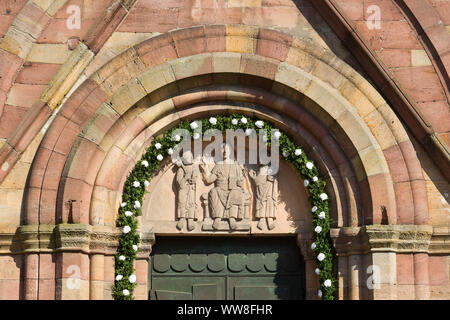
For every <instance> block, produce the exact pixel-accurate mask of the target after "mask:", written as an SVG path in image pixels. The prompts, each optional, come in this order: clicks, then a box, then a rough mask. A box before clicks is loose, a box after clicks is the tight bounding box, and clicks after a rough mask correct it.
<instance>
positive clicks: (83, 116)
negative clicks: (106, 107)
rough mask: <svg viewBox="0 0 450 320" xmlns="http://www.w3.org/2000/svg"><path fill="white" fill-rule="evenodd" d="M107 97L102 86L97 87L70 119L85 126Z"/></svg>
mask: <svg viewBox="0 0 450 320" xmlns="http://www.w3.org/2000/svg"><path fill="white" fill-rule="evenodd" d="M107 98H108V95H107V94H106V93H105V92H104V91H103V90H102V89H101V88H100V87H97V88H95V89H94V90H93V91H92V92H91V93H90V94H89V96H88V97H87V98H86V100H84V101H83V103H82V104H81V105H80V106H79V107H78V108H77V110H76V112H75V113H74V114H73V116H72V118H71V119H70V120H71V121H73V122H75V123H76V124H79V125H80V126H81V127H83V126H84V125H85V124H86V122H87V121H89V119H91V118H92V116H93V115H94V114H95V112H96V111H97V110H98V108H100V106H101V105H102V104H103V103H104V102H105V101H106V99H107Z"/></svg>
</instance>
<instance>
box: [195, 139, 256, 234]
mask: <svg viewBox="0 0 450 320" xmlns="http://www.w3.org/2000/svg"><path fill="white" fill-rule="evenodd" d="M222 153H223V159H224V160H223V161H222V162H219V163H216V164H215V166H214V168H213V169H212V170H211V172H207V169H206V166H205V165H204V164H201V165H200V168H201V169H202V173H203V178H204V180H205V182H206V183H207V184H210V183H214V187H213V188H212V189H211V190H210V191H209V193H208V206H209V213H210V215H211V218H212V219H213V220H214V222H213V225H212V227H213V228H214V229H215V230H218V229H219V225H220V222H221V220H222V219H226V220H228V221H229V224H230V228H231V229H232V230H236V228H237V224H236V220H242V219H243V218H245V217H247V213H246V210H247V203H248V201H249V199H250V194H249V193H248V192H247V191H246V190H245V189H244V174H243V168H242V167H241V166H240V165H239V164H238V163H237V162H235V161H234V160H232V158H231V155H232V149H231V147H230V146H229V145H228V144H223V145H222Z"/></svg>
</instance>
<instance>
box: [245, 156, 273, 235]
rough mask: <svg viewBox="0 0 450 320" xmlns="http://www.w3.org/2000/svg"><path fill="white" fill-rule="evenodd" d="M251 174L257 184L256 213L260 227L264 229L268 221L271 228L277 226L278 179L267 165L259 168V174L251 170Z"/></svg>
mask: <svg viewBox="0 0 450 320" xmlns="http://www.w3.org/2000/svg"><path fill="white" fill-rule="evenodd" d="M249 176H250V177H251V178H252V179H253V181H254V182H255V186H256V215H255V217H256V218H257V219H259V221H258V225H257V227H258V229H260V230H262V229H263V226H264V223H265V222H266V221H267V227H268V228H269V230H273V229H274V228H275V218H276V211H277V205H278V180H277V177H276V175H273V174H272V172H271V170H270V167H269V166H267V165H265V166H262V167H260V168H259V171H258V174H256V172H255V171H253V170H250V171H249Z"/></svg>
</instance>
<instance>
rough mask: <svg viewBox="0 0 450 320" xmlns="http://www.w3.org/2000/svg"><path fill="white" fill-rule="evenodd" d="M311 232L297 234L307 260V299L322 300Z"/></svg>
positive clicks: (298, 242)
mask: <svg viewBox="0 0 450 320" xmlns="http://www.w3.org/2000/svg"><path fill="white" fill-rule="evenodd" d="M311 244H312V241H311V234H310V233H307V234H306V233H305V234H302V233H299V234H298V235H297V245H298V246H299V247H300V251H301V253H302V256H303V260H304V261H305V276H306V279H305V280H306V283H305V285H306V299H307V300H320V298H319V296H318V295H317V293H318V291H319V279H318V276H317V275H316V273H315V270H316V268H317V264H316V260H315V257H314V252H313V251H312V250H311Z"/></svg>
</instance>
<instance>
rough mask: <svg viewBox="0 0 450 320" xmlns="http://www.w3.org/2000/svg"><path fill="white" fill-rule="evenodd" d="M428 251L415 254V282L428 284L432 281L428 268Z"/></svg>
mask: <svg viewBox="0 0 450 320" xmlns="http://www.w3.org/2000/svg"><path fill="white" fill-rule="evenodd" d="M428 261H429V257H428V253H415V254H414V284H416V285H418V284H423V285H428V284H429V281H430V277H429V274H430V273H429V269H428Z"/></svg>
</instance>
